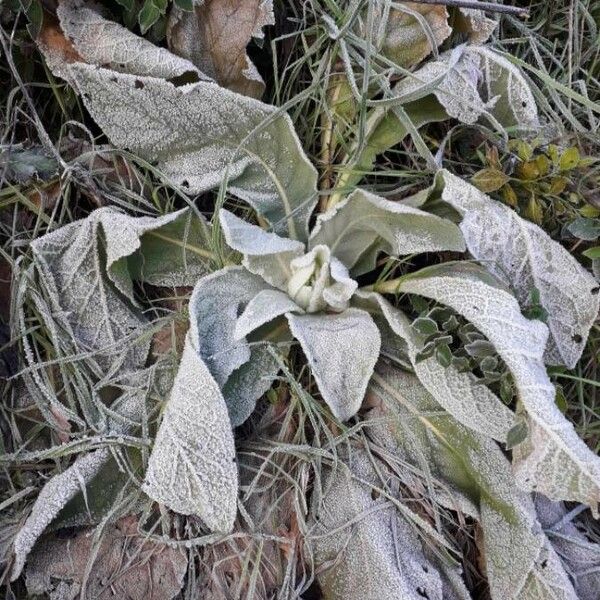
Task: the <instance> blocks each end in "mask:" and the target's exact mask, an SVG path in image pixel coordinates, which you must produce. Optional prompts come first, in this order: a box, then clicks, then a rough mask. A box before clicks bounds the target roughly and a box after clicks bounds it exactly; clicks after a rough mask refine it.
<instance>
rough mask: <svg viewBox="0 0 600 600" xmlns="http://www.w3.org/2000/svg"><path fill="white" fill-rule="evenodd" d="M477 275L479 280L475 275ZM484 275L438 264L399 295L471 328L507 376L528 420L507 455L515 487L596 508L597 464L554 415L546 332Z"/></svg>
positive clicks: (408, 282)
mask: <svg viewBox="0 0 600 600" xmlns="http://www.w3.org/2000/svg"><path fill="white" fill-rule="evenodd" d="M478 273H479V274H478ZM490 278H491V275H489V274H488V272H487V271H485V270H484V269H482V268H480V269H477V268H476V267H474V266H473V265H468V264H464V265H463V264H446V265H444V264H442V265H438V266H434V267H429V268H427V269H423V270H422V271H420V272H418V273H417V274H416V275H411V276H410V277H409V278H407V279H405V280H404V281H403V282H402V283H401V284H400V287H399V289H400V291H403V292H409V293H412V294H419V295H422V296H425V297H427V298H432V299H434V300H436V301H438V302H441V303H443V304H446V305H448V306H450V307H451V308H453V309H454V310H456V311H457V312H458V313H460V314H461V315H463V316H464V317H465V318H466V319H468V320H469V321H471V322H472V323H473V324H474V325H475V326H476V327H477V328H478V329H479V330H480V331H481V332H482V333H483V334H484V335H485V336H486V337H487V338H488V339H489V341H490V342H492V344H494V347H495V348H496V351H497V352H498V354H499V355H500V357H501V358H502V359H503V360H504V362H505V363H506V365H507V366H508V368H509V369H510V371H511V372H512V375H513V378H514V381H515V385H516V388H517V393H518V395H519V399H520V401H521V402H522V404H523V406H524V407H525V409H526V411H527V415H528V424H529V431H530V435H529V437H528V439H527V440H526V442H524V443H523V444H520V445H519V446H517V447H515V449H514V450H513V459H514V470H515V474H516V477H517V480H518V482H519V484H520V485H521V486H522V487H523V488H524V489H527V490H532V489H535V490H536V491H540V492H542V493H544V494H545V495H546V496H548V497H549V498H552V499H555V500H576V501H579V502H584V503H586V504H589V505H590V506H591V507H592V510H594V511H596V508H597V505H598V502H599V501H600V459H599V458H598V457H597V456H595V455H594V454H593V453H592V452H591V451H590V449H589V448H588V447H587V446H586V445H585V444H584V443H583V441H582V440H581V439H580V438H579V437H578V436H577V433H576V432H575V429H574V428H573V426H572V425H571V423H569V422H568V421H567V419H566V418H565V417H564V415H563V414H562V413H561V412H560V410H559V409H558V407H557V406H556V403H555V401H554V398H555V389H554V386H553V385H552V384H551V382H550V380H549V379H548V375H547V373H546V369H545V367H544V362H543V355H544V349H545V347H546V341H547V339H548V329H547V328H546V326H545V325H544V324H543V323H541V322H540V321H530V320H527V319H526V318H525V317H524V316H523V315H522V314H521V311H520V309H519V305H518V303H517V301H516V299H515V298H514V297H513V296H512V295H511V294H510V292H508V291H506V290H505V289H503V288H502V286H499V285H492V284H490Z"/></svg>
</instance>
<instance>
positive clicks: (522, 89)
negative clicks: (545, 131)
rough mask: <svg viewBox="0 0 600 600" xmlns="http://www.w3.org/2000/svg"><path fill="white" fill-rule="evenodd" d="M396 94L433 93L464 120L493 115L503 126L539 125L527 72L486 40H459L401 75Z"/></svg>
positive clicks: (533, 126)
mask: <svg viewBox="0 0 600 600" xmlns="http://www.w3.org/2000/svg"><path fill="white" fill-rule="evenodd" d="M394 93H395V95H397V96H398V97H402V98H404V99H405V100H407V99H409V98H410V99H414V100H416V99H419V98H423V97H425V96H427V95H429V94H432V93H433V94H434V95H435V97H436V98H437V99H438V101H439V102H440V104H441V105H442V106H443V107H444V108H445V109H446V111H447V112H448V115H450V116H451V117H454V118H456V119H458V120H459V121H462V122H463V123H468V124H471V123H475V122H476V121H478V120H479V119H480V118H481V117H483V116H487V117H488V118H489V117H492V119H493V121H495V123H499V124H500V125H501V126H504V127H510V126H518V127H522V128H525V129H530V128H536V127H538V125H539V123H538V115H537V108H536V104H535V99H534V97H533V94H532V92H531V90H530V89H529V85H528V84H527V82H526V80H525V78H524V77H523V75H522V74H521V72H520V71H519V69H517V67H515V66H514V65H513V64H512V63H511V62H510V61H509V60H508V59H507V58H505V57H503V56H502V55H500V54H498V53H496V52H494V51H492V50H490V49H488V48H486V47H485V46H459V47H457V48H454V50H449V51H447V52H445V53H443V54H442V55H440V58H439V59H438V60H435V61H430V62H428V63H426V64H425V66H423V67H422V68H421V69H419V70H417V71H415V72H414V73H413V74H411V75H410V76H408V77H407V78H406V79H403V80H402V81H401V82H400V83H399V84H398V85H397V86H396V87H395V88H394Z"/></svg>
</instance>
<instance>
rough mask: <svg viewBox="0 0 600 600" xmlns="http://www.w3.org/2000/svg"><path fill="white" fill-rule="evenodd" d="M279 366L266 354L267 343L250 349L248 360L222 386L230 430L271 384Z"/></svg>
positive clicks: (255, 344) (268, 353) (267, 352)
mask: <svg viewBox="0 0 600 600" xmlns="http://www.w3.org/2000/svg"><path fill="white" fill-rule="evenodd" d="M278 372H279V363H278V362H277V360H276V359H275V357H274V356H273V355H272V354H271V353H270V352H269V349H268V347H267V344H265V343H259V342H256V343H254V344H253V345H251V346H250V358H249V360H248V361H247V362H245V363H244V364H243V365H242V366H241V367H238V368H237V369H236V370H235V371H233V373H232V374H231V375H230V376H229V378H228V379H227V383H226V384H225V385H224V386H223V390H222V391H223V396H224V398H225V403H226V404H227V410H228V411H229V419H230V420H231V425H232V427H238V426H239V425H241V424H242V423H243V422H244V421H245V420H246V419H247V418H248V417H249V416H250V415H251V414H252V411H253V410H254V408H255V406H256V401H257V400H258V399H259V398H260V397H261V396H262V395H263V394H265V393H266V392H267V391H268V390H269V389H270V388H271V386H272V385H273V381H274V380H275V377H276V376H277V373H278Z"/></svg>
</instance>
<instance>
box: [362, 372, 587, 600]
mask: <svg viewBox="0 0 600 600" xmlns="http://www.w3.org/2000/svg"><path fill="white" fill-rule="evenodd" d="M371 387H372V390H373V392H374V394H375V395H376V397H377V398H379V399H380V400H381V405H380V407H378V408H376V409H374V411H373V413H372V414H370V416H371V417H388V420H387V423H388V424H387V425H373V426H372V427H371V429H372V435H374V436H375V437H376V439H377V441H378V443H380V444H381V443H383V444H384V445H385V446H386V447H388V448H389V449H390V450H393V449H394V447H395V446H398V447H399V448H400V449H401V451H402V452H404V453H405V454H406V455H407V456H408V457H412V462H413V463H414V464H415V465H419V464H420V461H421V460H423V459H424V460H426V461H427V464H428V465H430V467H431V469H432V470H433V475H434V476H435V477H436V478H438V479H439V480H442V481H445V482H446V483H447V484H448V485H449V487H450V489H457V490H458V491H459V492H461V493H463V494H466V495H467V496H468V497H469V498H470V499H471V500H472V501H473V502H474V503H475V504H477V505H478V506H479V516H478V517H477V518H478V520H479V521H480V525H481V529H482V532H483V548H482V558H483V560H484V563H485V571H486V574H487V577H488V582H489V585H490V591H491V596H492V598H494V600H496V599H497V600H504V599H506V598H511V599H514V600H547V599H548V598H553V599H561V600H567V599H568V600H576V595H575V592H574V590H573V588H572V585H571V583H570V581H569V579H568V576H567V574H566V572H565V571H564V569H563V567H562V565H561V563H560V560H559V558H558V556H557V555H556V553H555V552H554V550H553V549H552V546H551V544H550V542H549V541H548V539H547V538H546V536H545V535H544V533H543V531H542V530H541V527H540V524H539V523H538V522H537V519H536V515H535V510H534V506H533V502H532V501H531V498H530V497H529V496H528V495H527V494H525V493H523V492H522V491H520V490H519V489H518V488H517V486H516V485H515V482H514V478H513V476H512V473H511V470H510V464H509V462H508V460H507V459H506V458H505V457H504V455H503V453H502V451H501V450H500V448H499V447H498V446H497V445H496V444H495V442H493V441H492V440H490V439H489V438H487V437H486V436H483V435H480V434H477V433H475V432H472V431H469V430H468V429H466V428H465V427H463V426H461V425H460V424H459V423H458V422H457V421H455V420H454V419H453V418H452V417H451V416H450V415H448V414H447V413H445V412H444V411H443V410H440V407H439V406H438V405H437V403H436V402H435V400H433V398H432V397H431V396H430V395H429V394H428V393H427V391H426V390H425V389H424V388H423V387H422V386H421V385H420V384H419V382H418V380H417V379H416V378H415V377H414V376H413V375H410V374H408V373H405V372H403V371H400V370H399V369H396V368H393V367H391V366H388V365H384V364H380V365H378V367H377V370H376V374H375V375H374V376H373V380H372V384H371ZM378 422H379V423H382V421H381V420H380V419H378Z"/></svg>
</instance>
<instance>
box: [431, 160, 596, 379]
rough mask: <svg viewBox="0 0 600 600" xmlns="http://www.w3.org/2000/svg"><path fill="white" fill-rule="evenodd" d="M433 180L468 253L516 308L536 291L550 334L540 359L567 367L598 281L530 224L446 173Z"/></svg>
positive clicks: (586, 327) (590, 314) (583, 335)
mask: <svg viewBox="0 0 600 600" xmlns="http://www.w3.org/2000/svg"><path fill="white" fill-rule="evenodd" d="M438 177H439V178H440V180H441V181H442V182H443V186H444V187H443V190H442V200H444V201H445V202H447V203H448V204H450V205H452V206H453V207H454V208H455V209H456V210H458V211H459V212H460V213H461V215H462V216H463V219H462V222H461V223H460V228H461V230H462V232H463V235H464V236H465V240H466V242H467V246H468V249H469V252H470V253H471V255H472V256H473V257H474V258H476V259H477V260H479V261H481V262H482V264H483V265H485V267H486V269H487V270H488V271H490V272H491V273H493V274H494V275H496V276H497V277H499V278H500V279H502V280H503V281H505V282H506V283H507V284H508V285H509V286H510V287H511V289H512V290H513V291H514V293H515V295H516V297H517V300H518V301H519V303H520V305H521V307H522V308H526V307H527V305H528V303H529V302H530V300H531V294H532V292H533V291H534V290H537V291H538V292H539V298H540V303H541V305H542V306H543V307H544V308H545V309H546V311H547V313H548V318H547V321H546V323H547V325H548V329H549V330H550V339H549V342H548V347H547V348H546V353H545V356H544V358H545V359H546V362H547V363H550V364H554V365H556V364H564V365H566V366H567V367H569V368H570V369H572V368H573V367H574V366H575V364H576V363H577V361H578V360H579V358H580V356H581V352H582V351H583V348H584V346H585V342H586V340H587V337H588V333H589V331H590V328H591V326H592V324H593V323H594V320H595V319H596V317H597V316H598V308H599V306H600V294H598V283H597V282H596V281H595V279H594V278H593V277H592V275H590V274H589V273H588V272H587V271H586V270H585V269H584V268H583V267H582V266H581V265H580V264H579V263H578V262H577V260H575V258H574V257H573V256H572V255H571V254H570V253H569V252H568V251H567V250H566V249H565V248H563V247H562V246H561V245H560V244H558V243H556V242H555V241H553V240H552V239H551V238H550V236H549V235H548V234H547V233H545V232H544V231H543V230H542V229H541V228H540V227H538V226H537V225H535V224H534V223H530V222H529V221H526V220H525V219H522V218H521V217H520V216H519V215H518V214H517V213H516V212H515V211H514V210H511V209H510V208H509V207H508V206H505V205H504V204H501V203H500V202H496V201H494V200H492V199H491V198H490V197H489V196H486V195H485V194H484V193H483V192H480V191H479V190H478V189H477V188H476V187H474V186H472V185H470V184H468V183H467V182H465V181H463V180H462V179H459V178H458V177H456V176H454V175H452V174H451V173H448V171H442V172H441V173H440V174H439V175H438Z"/></svg>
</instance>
